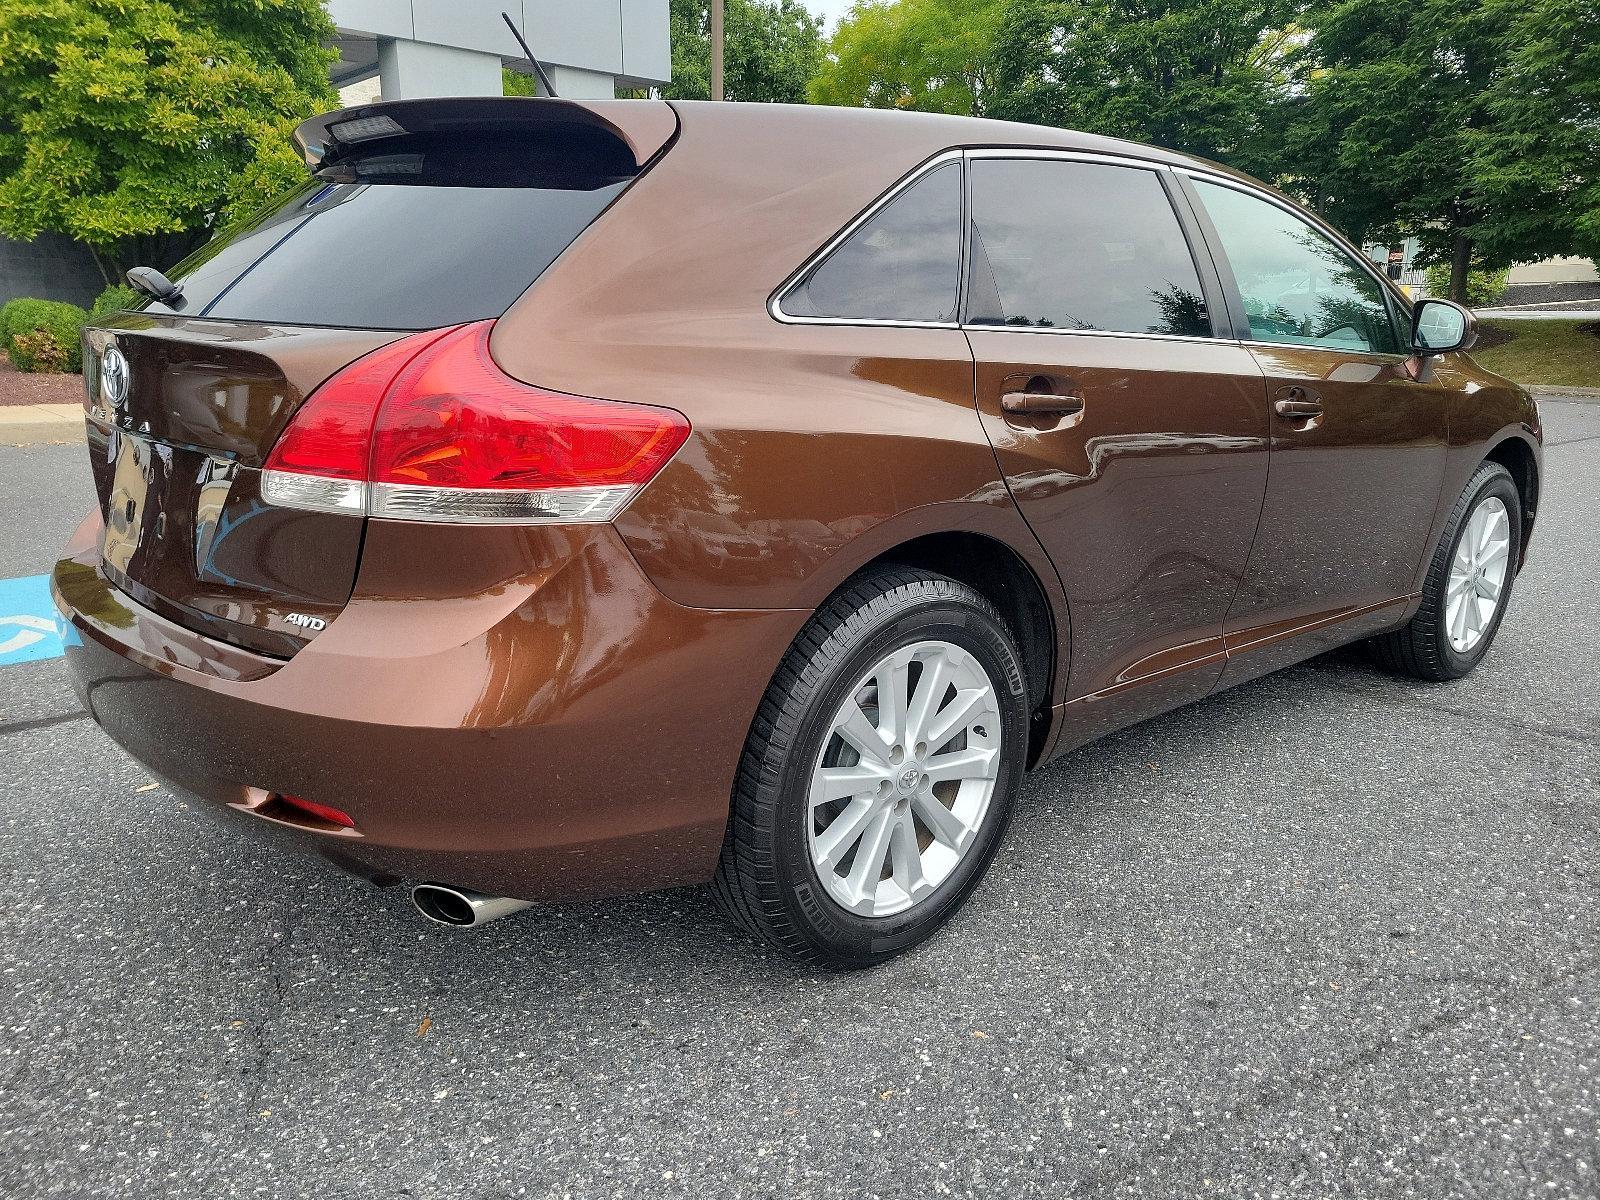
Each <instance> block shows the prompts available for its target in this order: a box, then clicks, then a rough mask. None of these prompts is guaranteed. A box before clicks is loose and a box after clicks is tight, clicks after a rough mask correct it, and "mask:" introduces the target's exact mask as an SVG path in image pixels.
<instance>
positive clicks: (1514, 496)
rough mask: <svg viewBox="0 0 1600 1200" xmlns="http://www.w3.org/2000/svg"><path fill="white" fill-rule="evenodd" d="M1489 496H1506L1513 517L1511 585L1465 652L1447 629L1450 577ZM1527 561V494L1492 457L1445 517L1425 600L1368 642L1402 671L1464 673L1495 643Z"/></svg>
mask: <svg viewBox="0 0 1600 1200" xmlns="http://www.w3.org/2000/svg"><path fill="white" fill-rule="evenodd" d="M1488 496H1496V497H1498V498H1499V499H1500V501H1501V502H1502V503H1503V504H1504V505H1505V506H1506V513H1507V515H1508V516H1509V517H1510V521H1511V550H1510V556H1509V559H1508V562H1507V569H1506V579H1505V586H1504V587H1503V588H1501V590H1500V601H1499V607H1498V608H1497V609H1496V610H1495V614H1494V616H1493V617H1491V618H1490V621H1489V624H1488V626H1486V627H1485V629H1484V631H1483V636H1481V637H1480V638H1479V639H1478V641H1477V642H1476V643H1475V644H1474V645H1473V646H1472V647H1471V648H1470V649H1468V650H1467V651H1465V652H1460V651H1457V650H1456V649H1455V648H1454V647H1453V646H1452V645H1451V644H1450V637H1449V634H1448V632H1447V630H1446V629H1445V612H1446V609H1445V599H1446V595H1445V593H1446V589H1447V588H1448V586H1449V581H1450V565H1451V563H1452V562H1453V561H1454V559H1455V555H1456V547H1457V545H1458V544H1459V543H1460V541H1461V535H1462V534H1463V533H1464V532H1465V530H1466V524H1467V518H1468V515H1469V514H1470V513H1471V512H1472V511H1473V510H1474V509H1475V508H1477V507H1478V505H1479V504H1480V503H1481V502H1482V501H1483V500H1484V498H1485V497H1488ZM1521 561H1522V497H1521V495H1520V494H1519V493H1518V492H1517V484H1516V481H1515V480H1514V479H1512V478H1511V473H1510V472H1509V471H1507V470H1506V469H1505V468H1504V467H1502V466H1501V465H1500V464H1499V463H1493V462H1486V463H1484V464H1483V465H1482V466H1481V467H1479V468H1478V469H1477V470H1476V471H1475V472H1473V475H1472V478H1471V479H1469V480H1467V486H1466V487H1465V488H1464V489H1463V490H1462V493H1461V497H1460V499H1458V500H1457V501H1456V503H1455V507H1454V508H1452V509H1451V510H1450V519H1449V520H1448V521H1447V522H1446V523H1445V527H1444V533H1443V535H1442V536H1441V537H1440V538H1439V544H1438V546H1437V547H1435V548H1434V552H1433V560H1432V561H1431V562H1430V563H1429V564H1428V575H1427V578H1426V579H1425V580H1424V581H1423V584H1422V606H1421V607H1420V608H1419V609H1417V613H1416V615H1415V616H1414V617H1412V618H1411V620H1410V621H1409V622H1408V623H1407V624H1405V625H1403V626H1402V627H1401V628H1399V629H1396V630H1393V631H1392V632H1390V633H1385V634H1381V635H1379V636H1378V637H1375V638H1373V639H1371V640H1370V641H1369V642H1368V643H1367V645H1368V648H1369V649H1370V650H1371V652H1372V656H1373V658H1375V659H1376V660H1377V661H1378V662H1379V663H1380V664H1381V665H1382V666H1384V667H1387V668H1388V669H1389V670H1391V671H1394V672H1396V673H1397V674H1401V675H1411V676H1414V677H1415V678H1417V679H1432V680H1446V679H1460V678H1461V677H1462V676H1463V675H1465V674H1466V673H1467V672H1468V671H1470V670H1472V668H1473V667H1475V666H1477V665H1478V663H1479V662H1481V661H1482V660H1483V656H1484V655H1485V654H1487V653H1488V652H1489V647H1490V646H1491V645H1493V644H1494V637H1495V634H1496V633H1498V632H1499V630H1500V621H1501V619H1502V618H1503V617H1504V616H1505V614H1506V606H1507V605H1508V604H1509V603H1510V602H1511V585H1512V584H1513V583H1514V582H1515V581H1516V575H1517V565H1518V564H1519V563H1520V562H1521Z"/></svg>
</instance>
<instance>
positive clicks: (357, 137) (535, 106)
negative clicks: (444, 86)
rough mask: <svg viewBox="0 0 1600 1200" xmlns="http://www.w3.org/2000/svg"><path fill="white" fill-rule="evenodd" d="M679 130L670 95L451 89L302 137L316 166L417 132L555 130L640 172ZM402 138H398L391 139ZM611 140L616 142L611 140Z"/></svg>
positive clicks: (547, 133) (371, 109) (315, 123)
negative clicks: (591, 96)
mask: <svg viewBox="0 0 1600 1200" xmlns="http://www.w3.org/2000/svg"><path fill="white" fill-rule="evenodd" d="M677 131H678V115H677V113H675V112H674V111H673V109H672V106H671V105H670V104H668V103H666V102H665V101H663V100H593V101H579V100H558V99H554V98H552V97H543V96H541V97H532V96H451V97H445V98H442V99H425V100H394V101H390V102H388V103H381V104H362V105H358V106H356V107H355V108H344V109H340V110H339V111H338V112H331V113H324V114H323V115H322V116H320V117H312V118H311V119H310V120H309V121H302V122H301V123H300V125H299V126H298V127H297V128H296V129H295V131H294V141H295V145H296V147H298V148H299V150H300V153H301V155H302V156H303V157H304V158H305V160H306V165H307V166H309V167H310V168H311V169H312V170H313V171H316V170H320V169H322V168H323V167H329V166H334V165H336V164H337V163H339V162H340V161H341V160H344V159H351V158H359V157H364V156H366V155H369V154H371V153H373V152H374V151H377V152H380V153H381V152H382V150H383V148H384V147H385V144H386V143H387V144H389V145H399V144H401V143H402V142H403V141H405V140H409V139H413V138H416V137H429V138H430V139H432V140H437V139H439V138H440V137H446V138H447V137H448V136H449V135H451V134H457V133H460V134H467V133H471V134H485V133H487V134H502V135H504V136H505V137H506V138H507V140H517V139H530V138H540V139H542V138H550V139H559V140H569V139H570V140H575V141H578V142H582V143H588V144H590V145H596V143H598V144H599V145H598V146H596V148H602V147H603V149H604V150H607V151H610V152H611V153H614V154H616V155H617V156H618V157H619V158H620V157H622V156H623V155H625V156H626V158H627V160H628V161H630V162H631V163H632V164H633V169H632V171H630V172H629V174H637V173H638V172H639V171H641V170H643V169H644V167H645V164H646V163H648V162H649V161H650V160H651V159H652V158H654V157H655V156H656V155H657V154H658V153H660V152H661V150H662V148H663V147H665V146H666V145H667V143H668V142H670V141H671V140H672V138H673V136H674V135H675V134H676V133H677ZM391 139H395V140H393V141H392V140H391ZM607 143H609V145H607Z"/></svg>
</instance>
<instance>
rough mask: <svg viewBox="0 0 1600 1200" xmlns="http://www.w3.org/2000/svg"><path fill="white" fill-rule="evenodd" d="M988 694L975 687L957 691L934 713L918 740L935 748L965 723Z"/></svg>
mask: <svg viewBox="0 0 1600 1200" xmlns="http://www.w3.org/2000/svg"><path fill="white" fill-rule="evenodd" d="M989 696H990V693H989V692H988V691H987V690H981V691H980V690H979V689H977V688H973V689H972V690H970V691H958V692H957V693H956V694H955V695H954V696H952V697H951V698H950V703H949V704H947V705H945V706H944V708H942V709H940V710H939V712H938V713H937V714H935V716H934V718H933V721H932V722H931V723H930V724H929V726H928V728H927V729H926V730H925V731H924V733H923V735H922V737H921V739H919V740H921V741H925V742H927V743H928V749H929V750H937V749H938V748H939V747H941V746H943V745H944V744H945V743H946V742H948V741H949V740H950V739H951V738H952V737H954V736H955V733H956V730H958V729H960V728H961V727H962V726H963V725H965V724H966V723H967V718H968V717H969V716H970V715H971V714H972V713H973V712H974V710H976V709H977V707H978V705H980V704H982V703H984V702H985V701H987V700H988V699H989Z"/></svg>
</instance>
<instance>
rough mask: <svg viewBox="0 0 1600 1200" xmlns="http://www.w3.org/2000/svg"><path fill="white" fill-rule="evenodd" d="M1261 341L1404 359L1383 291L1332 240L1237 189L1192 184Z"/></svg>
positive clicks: (1198, 182)
mask: <svg viewBox="0 0 1600 1200" xmlns="http://www.w3.org/2000/svg"><path fill="white" fill-rule="evenodd" d="M1194 185H1195V191H1197V192H1198V193H1199V194H1200V199H1201V202H1202V203H1203V204H1204V205H1205V207H1206V212H1207V214H1208V215H1209V216H1210V217H1211V223H1212V225H1214V226H1215V227H1216V230H1217V236H1218V237H1220V238H1221V239H1222V249H1223V252H1224V253H1225V254H1227V256H1228V263H1229V265H1230V266H1232V268H1233V277H1234V280H1235V282H1237V284H1238V285H1239V294H1240V297H1241V298H1242V299H1243V301H1244V311H1245V316H1246V318H1247V319H1248V320H1249V322H1250V336H1251V337H1252V338H1254V339H1255V340H1256V341H1259V342H1289V343H1292V344H1294V345H1303V346H1327V347H1329V348H1330V349H1338V350H1357V351H1370V352H1372V353H1377V354H1398V353H1400V339H1399V337H1398V336H1397V335H1396V333H1395V328H1394V323H1393V322H1392V321H1391V320H1390V319H1389V309H1388V306H1387V305H1385V304H1384V302H1383V287H1382V285H1381V284H1379V283H1378V281H1377V280H1376V279H1374V278H1373V277H1372V275H1371V273H1370V272H1368V271H1367V269H1366V268H1365V267H1363V266H1362V265H1361V264H1359V263H1358V262H1356V260H1355V259H1354V258H1352V257H1351V256H1350V255H1349V254H1347V253H1345V251H1344V250H1343V248H1341V247H1340V246H1339V244H1338V243H1337V242H1335V241H1334V240H1333V239H1332V238H1330V237H1329V236H1328V235H1327V234H1325V233H1323V232H1322V231H1321V230H1319V229H1316V228H1314V227H1313V226H1311V225H1308V224H1307V223H1306V222H1304V221H1302V220H1301V219H1300V218H1299V217H1296V216H1295V215H1294V214H1293V213H1291V212H1289V211H1288V210H1287V209H1284V208H1279V207H1278V206H1277V205H1276V204H1272V203H1269V202H1268V201H1266V200H1263V199H1261V198H1259V197H1257V196H1252V195H1250V194H1249V193H1247V192H1241V191H1239V190H1238V189H1237V188H1231V187H1224V186H1222V185H1221V184H1216V183H1208V182H1206V181H1205V180H1203V179H1196V180H1195V181H1194Z"/></svg>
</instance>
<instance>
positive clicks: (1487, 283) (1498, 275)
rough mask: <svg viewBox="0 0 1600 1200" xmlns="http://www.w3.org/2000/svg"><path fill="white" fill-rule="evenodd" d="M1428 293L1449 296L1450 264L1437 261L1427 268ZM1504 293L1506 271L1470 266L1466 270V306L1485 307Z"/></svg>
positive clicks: (1445, 297) (1446, 297)
mask: <svg viewBox="0 0 1600 1200" xmlns="http://www.w3.org/2000/svg"><path fill="white" fill-rule="evenodd" d="M1426 278H1427V281H1428V295H1430V296H1438V297H1441V298H1443V299H1446V300H1448V299H1449V298H1450V265H1449V264H1448V263H1437V264H1435V265H1434V266H1431V267H1429V268H1428V274H1427V276H1426ZM1505 294H1506V272H1505V271H1503V270H1501V271H1486V270H1484V269H1483V268H1482V267H1471V268H1469V269H1468V271H1467V307H1468V308H1487V307H1488V306H1489V305H1491V304H1493V303H1495V301H1497V300H1499V299H1500V297H1501V296H1504V295H1505Z"/></svg>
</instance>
